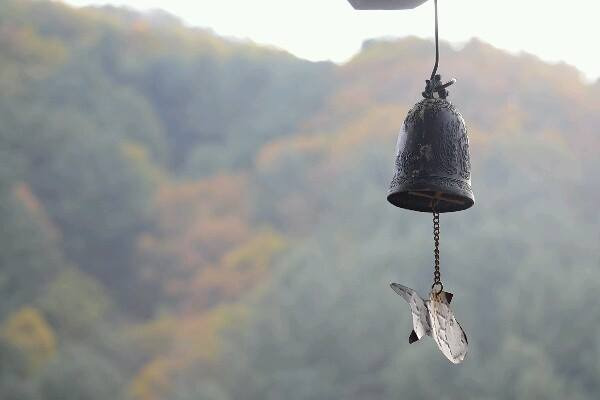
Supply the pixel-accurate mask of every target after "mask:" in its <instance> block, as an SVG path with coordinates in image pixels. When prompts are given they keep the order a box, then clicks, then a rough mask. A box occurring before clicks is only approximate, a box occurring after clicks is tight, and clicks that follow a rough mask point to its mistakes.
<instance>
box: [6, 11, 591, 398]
mask: <svg viewBox="0 0 600 400" xmlns="http://www.w3.org/2000/svg"><path fill="white" fill-rule="evenodd" d="M0 32H2V34H1V35H0V121H2V124H0V153H1V154H0V221H1V222H2V229H0V298H1V299H2V302H1V303H0V398H2V399H7V400H10V399H19V400H29V399H32V400H33V399H36V400H39V399H43V400H55V399H56V400H59V399H60V400H71V399H73V400H76V399H85V400H96V399H98V400H108V399H111V400H112V399H133V400H155V399H156V400H158V399H161V400H162V399H169V400H188V399H190V400H191V399H208V400H238V399H239V400H242V399H243V400H263V399H286V400H296V399H298V400H301V399H302V400H305V399H315V400H317V399H318V400H323V399H339V398H343V399H357V400H358V399H360V400H365V399H389V398H396V397H398V394H399V393H400V394H402V398H407V399H413V398H414V399H417V398H432V397H434V396H440V395H441V397H442V398H448V399H454V398H478V399H479V398H481V399H483V398H494V399H523V398H544V399H553V398H556V399H564V398H569V399H596V398H598V396H599V395H600V384H599V382H598V381H597V376H598V375H599V374H600V365H599V364H598V362H597V360H598V359H599V357H600V342H598V340H597V339H596V338H597V337H598V336H599V334H600V312H599V311H597V310H596V309H595V307H593V304H594V303H595V289H596V288H597V287H598V286H599V285H600V277H599V276H598V275H597V274H596V273H595V270H596V269H597V267H598V266H599V265H600V251H599V248H598V242H599V240H600V218H599V217H598V216H597V214H596V213H595V212H594V211H595V207H594V206H595V205H596V204H597V203H598V199H600V175H599V174H598V173H597V172H596V171H598V170H599V167H600V160H599V158H598V152H599V151H600V139H599V137H600V136H599V135H598V133H597V132H598V127H600V99H599V98H598V96H597V89H598V87H597V84H595V85H589V84H586V83H584V82H583V81H582V79H581V77H580V74H579V72H578V71H577V70H576V69H574V68H572V67H569V66H566V65H561V64H559V65H549V64H546V63H544V62H542V61H540V60H538V59H537V58H535V57H533V56H530V55H519V56H515V55H510V54H507V53H504V52H502V51H500V50H497V49H495V48H493V47H491V46H490V45H488V44H485V43H482V42H479V41H477V40H473V41H471V42H469V43H467V44H466V45H465V46H464V47H463V48H460V49H456V48H453V47H450V46H449V45H447V44H443V45H442V49H441V51H442V64H441V69H440V71H441V73H442V74H443V76H444V78H446V79H449V78H451V77H455V78H457V79H458V83H457V84H456V85H454V86H452V87H451V90H450V92H451V94H450V100H451V101H452V102H453V103H454V104H455V105H456V106H457V107H458V109H459V110H461V112H462V114H463V116H464V117H465V120H466V121H467V123H468V127H469V137H470V142H471V154H472V163H473V187H474V190H475V195H476V205H475V207H474V208H473V209H471V210H469V211H468V212H464V213H459V214H455V215H443V216H442V221H441V222H442V231H443V234H442V274H443V277H444V280H445V283H446V286H447V288H448V289H449V290H450V291H452V292H453V293H455V295H456V296H455V300H454V302H453V305H454V309H455V311H456V313H457V315H458V318H459V319H460V320H461V323H462V324H463V326H464V327H465V330H466V331H467V334H468V335H469V342H470V346H471V353H470V354H469V357H468V360H467V362H466V363H465V364H464V366H462V367H461V368H457V369H454V368H453V369H449V367H448V365H447V364H445V362H444V361H443V360H442V359H440V356H439V354H437V352H436V351H435V350H434V348H433V347H432V346H429V345H431V343H429V344H428V345H422V346H418V345H414V346H410V347H409V345H408V343H407V336H408V334H409V332H410V318H409V316H408V310H407V309H406V307H405V304H404V303H403V302H402V300H401V299H399V298H397V296H396V295H395V294H394V293H393V292H392V291H391V290H390V289H389V288H388V286H387V284H388V282H389V281H391V280H394V281H399V282H401V283H404V284H407V285H409V286H412V287H416V288H419V289H420V290H422V291H423V292H424V291H425V288H427V287H428V285H429V282H430V275H431V273H432V268H431V252H432V248H431V247H432V243H431V232H430V230H431V220H430V216H427V215H426V214H425V215H414V214H412V213H409V212H406V211H401V210H399V209H396V208H394V207H392V206H391V205H389V204H387V202H386V200H385V193H386V190H387V185H388V184H389V180H390V179H391V176H392V166H393V152H394V146H395V142H396V135H397V131H398V129H399V127H400V125H401V123H402V121H403V119H404V116H405V115H406V112H407V111H408V109H410V107H412V105H413V104H414V103H415V102H417V101H418V100H419V96H420V93H421V91H422V90H423V86H424V79H425V77H426V76H427V73H428V71H430V68H431V62H432V44H431V43H430V42H427V41H424V40H420V39H416V38H403V39H397V40H371V41H368V42H366V43H365V44H364V46H363V49H362V51H361V52H360V53H359V54H357V55H356V56H355V57H354V58H353V59H352V60H351V61H349V62H348V63H346V64H344V65H335V64H331V63H311V62H307V61H304V60H300V59H297V58H295V57H293V56H291V55H289V54H287V53H285V52H282V51H278V50H274V49H269V48H262V47H260V46H257V45H254V44H252V43H246V42H235V41H232V40H228V39H224V38H220V37H218V36H216V35H215V34H213V33H211V32H210V31H206V30H201V29H190V28H186V27H184V26H183V25H182V24H181V23H180V22H179V21H177V20H176V19H175V18H173V17H171V16H169V15H166V14H162V13H151V14H138V13H135V12H133V11H128V10H123V9H118V8H110V7H106V8H84V9H73V8H69V7H67V6H64V5H61V4H58V3H53V2H46V1H31V0H6V1H4V2H2V4H1V5H0ZM590 305H592V306H591V307H590ZM431 382H436V385H433V386H432V385H431Z"/></svg>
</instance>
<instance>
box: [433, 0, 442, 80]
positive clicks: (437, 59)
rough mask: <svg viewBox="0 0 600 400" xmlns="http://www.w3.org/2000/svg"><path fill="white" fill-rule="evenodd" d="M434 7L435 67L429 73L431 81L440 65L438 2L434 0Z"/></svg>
mask: <svg viewBox="0 0 600 400" xmlns="http://www.w3.org/2000/svg"><path fill="white" fill-rule="evenodd" d="M434 7H435V65H434V66H433V71H432V72H431V80H432V81H433V78H435V74H436V73H437V70H438V66H439V64H440V45H439V39H438V0H434Z"/></svg>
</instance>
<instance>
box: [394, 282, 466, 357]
mask: <svg viewBox="0 0 600 400" xmlns="http://www.w3.org/2000/svg"><path fill="white" fill-rule="evenodd" d="M390 286H391V287H392V289H394V291H395V292H396V293H398V294H399V295H400V296H402V297H403V298H404V300H406V302H407V303H408V304H409V305H410V310H411V311H412V316H413V331H412V332H411V333H410V336H409V338H408V342H409V343H414V342H416V341H418V340H419V339H421V338H422V337H423V336H425V335H427V336H432V337H433V339H434V340H435V342H436V344H437V346H438V348H439V349H440V351H441V352H442V354H444V355H445V356H446V358H447V359H448V360H450V362H452V363H453V364H460V363H461V362H462V361H463V360H464V359H465V356H466V355H467V351H468V341H467V335H466V334H465V331H463V329H462V327H461V326H460V324H459V323H458V321H457V320H456V318H455V317H454V313H453V312H452V310H451V309H450V302H451V301H452V297H453V295H452V293H448V292H444V291H442V292H439V293H435V292H434V291H432V292H431V294H430V295H429V300H424V299H422V298H421V297H420V296H419V295H418V294H417V292H415V291H414V290H413V289H410V288H408V287H406V286H402V285H399V284H397V283H392V284H390Z"/></svg>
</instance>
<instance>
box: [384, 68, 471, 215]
mask: <svg viewBox="0 0 600 400" xmlns="http://www.w3.org/2000/svg"><path fill="white" fill-rule="evenodd" d="M454 82H455V81H454V80H452V81H451V82H449V83H447V84H445V85H442V84H441V78H440V76H439V75H435V76H434V78H432V79H431V80H428V81H427V87H426V89H425V92H423V97H425V98H424V99H423V100H421V101H420V102H419V103H417V104H416V105H415V106H414V107H413V108H412V109H411V110H410V111H409V112H408V116H407V117H406V120H405V121H404V124H403V125H402V130H401V131H400V135H399V136H398V144H397V146H396V173H395V174H394V178H393V180H392V183H391V185H390V190H389V192H388V197H387V199H388V201H389V202H390V203H392V204H393V205H395V206H397V207H401V208H406V209H408V210H414V211H424V212H432V211H435V212H439V213H443V212H452V211H461V210H465V209H467V208H469V207H471V206H472V205H473V204H474V196H473V191H472V190H471V159H470V156H469V139H468V137H467V128H466V126H465V121H464V119H463V117H462V116H461V115H460V113H459V112H458V110H456V108H455V107H454V106H453V105H452V104H451V103H450V102H449V101H447V100H446V97H447V95H448V91H447V90H446V87H448V86H450V85H451V84H453V83H454ZM435 93H437V94H438V96H437V97H436V96H435Z"/></svg>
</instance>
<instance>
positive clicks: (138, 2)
mask: <svg viewBox="0 0 600 400" xmlns="http://www.w3.org/2000/svg"><path fill="white" fill-rule="evenodd" d="M66 2H67V3H70V4H73V5H91V4H94V5H102V4H112V5H125V6H128V7H130V8H134V9H137V10H152V9H163V10H165V11H167V12H169V13H171V14H174V15H176V16H177V17H179V18H180V19H182V20H183V22H184V23H186V24H187V25H189V26H198V27H205V28H211V29H213V30H214V31H215V32H216V33H218V34H220V35H224V36H231V37H236V38H242V39H250V40H252V41H254V42H257V43H260V44H268V45H273V46H276V47H279V48H282V49H285V50H287V51H289V52H291V53H293V54H295V55H297V56H299V57H302V58H306V59H309V60H333V61H336V62H343V61H345V60H347V59H349V58H350V57H351V56H352V55H353V54H355V53H356V52H357V51H358V50H359V49H360V46H361V43H362V42H363V40H365V39H369V38H374V37H382V36H388V37H402V36H407V35H415V36H419V37H424V38H431V37H433V1H432V0H430V1H429V2H428V3H426V4H424V5H422V6H421V7H419V8H417V9H414V10H408V11H355V10H353V9H352V7H351V6H350V4H349V3H348V2H347V0H112V1H111V0H66ZM439 12H440V39H442V40H446V41H450V42H451V43H453V44H456V45H460V44H461V43H464V42H466V41H468V40H469V39H470V38H472V37H478V38H480V39H482V40H484V41H486V42H488V43H491V44H492V45H494V46H496V47H499V48H502V49H506V50H509V51H511V52H520V51H526V52H528V53H532V54H535V55H537V56H539V57H540V58H542V59H543V60H546V61H550V62H558V61H564V62H566V63H568V64H571V65H574V66H576V67H577V68H579V69H580V70H581V71H583V73H584V75H585V78H587V79H593V80H595V79H598V78H600V45H599V44H598V40H599V39H600V18H599V15H600V1H598V0H439Z"/></svg>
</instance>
